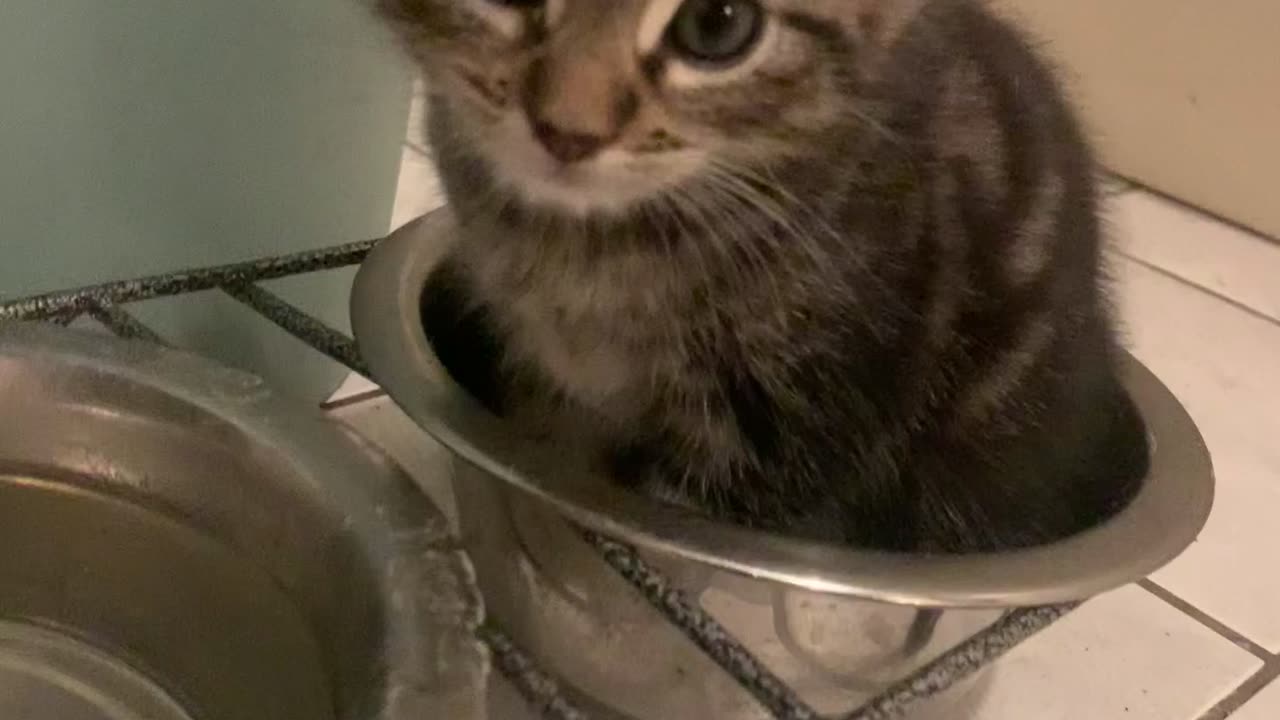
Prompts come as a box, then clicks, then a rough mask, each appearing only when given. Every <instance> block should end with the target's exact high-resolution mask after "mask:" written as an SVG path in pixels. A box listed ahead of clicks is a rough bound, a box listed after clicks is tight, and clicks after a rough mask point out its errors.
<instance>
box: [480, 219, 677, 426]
mask: <svg viewBox="0 0 1280 720" xmlns="http://www.w3.org/2000/svg"><path fill="white" fill-rule="evenodd" d="M464 245H465V244H464ZM566 245H567V244H566ZM457 252H458V259H459V260H461V261H462V264H463V266H464V267H465V268H466V269H467V271H468V273H469V274H470V276H471V278H472V280H473V282H474V283H475V287H476V291H477V294H478V295H479V298H478V299H479V300H480V301H481V302H484V303H486V304H488V305H489V306H491V307H497V308H502V312H501V313H500V315H499V317H498V318H497V320H498V322H499V324H500V325H501V326H502V331H503V333H504V335H505V337H506V339H507V342H508V343H509V345H508V347H507V348H506V353H505V357H504V361H505V362H507V363H509V364H511V365H514V366H517V367H515V368H513V369H517V370H522V369H532V370H533V371H534V372H536V373H537V374H538V375H540V376H541V378H542V379H543V380H545V381H546V386H547V389H548V390H549V391H550V392H551V393H553V394H555V395H557V396H558V398H559V399H560V400H562V401H564V402H563V403H562V404H565V405H573V406H578V407H580V408H586V409H588V410H590V411H591V412H592V413H594V414H597V415H598V416H599V417H600V419H604V420H608V421H610V422H611V423H614V424H618V425H622V424H626V423H629V422H632V421H635V420H636V419H638V418H639V417H640V416H641V415H642V414H644V413H645V412H647V411H648V410H649V409H650V408H652V407H653V405H654V402H655V394H656V392H657V388H658V386H659V385H660V384H663V383H664V382H669V380H670V378H671V377H673V375H675V374H676V373H677V372H678V370H679V368H680V365H681V364H682V362H683V361H684V358H681V357H680V352H679V348H680V347H681V343H680V342H679V341H675V342H673V340H674V339H676V338H678V337H680V336H681V335H682V334H683V332H684V329H685V326H686V324H687V321H688V318H687V315H684V313H687V311H688V308H687V307H680V303H679V301H678V298H680V297H683V296H684V295H685V294H686V293H684V292H680V291H679V289H678V288H676V287H674V283H673V282H671V281H670V280H666V281H664V280H661V279H658V280H656V281H655V278H662V276H663V275H664V274H665V273H663V272H661V268H660V267H659V266H660V264H661V262H662V259H661V258H659V257H658V256H657V255H656V254H655V253H654V252H653V251H652V250H645V249H630V250H621V251H617V252H614V253H612V254H610V256H609V257H608V258H600V257H586V256H584V255H581V254H575V253H572V252H555V251H551V252H548V251H547V249H546V246H545V245H542V246H541V247H540V248H539V247H535V246H534V245H533V244H532V243H530V244H527V245H526V246H520V245H519V244H518V243H512V242H510V241H509V240H507V241H503V242H499V243H494V242H485V241H484V240H481V241H480V242H475V243H472V244H470V245H465V246H464V247H460V248H459V249H458V251H457ZM682 317H683V318H684V319H683V320H682V319H681V318H682Z"/></svg>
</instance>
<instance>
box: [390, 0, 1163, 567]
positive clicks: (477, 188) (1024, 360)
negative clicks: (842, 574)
mask: <svg viewBox="0 0 1280 720" xmlns="http://www.w3.org/2000/svg"><path fill="white" fill-rule="evenodd" d="M378 1H379V3H380V5H381V7H382V10H383V11H384V13H385V14H386V15H387V17H388V18H390V19H391V21H392V22H393V24H394V25H395V26H396V27H398V28H399V29H400V30H401V35H402V37H403V38H404V39H405V42H406V45H407V47H409V48H410V51H411V52H412V54H413V55H414V57H416V58H418V60H419V61H420V62H421V63H422V65H423V69H424V72H425V73H426V74H427V77H428V79H429V83H430V86H431V87H432V89H433V92H434V94H433V97H432V110H431V118H430V134H431V137H432V142H433V144H434V147H435V151H436V155H437V161H438V163H439V167H440V171H441V175H442V177H443V180H444V183H445V186H446V189H447V192H448V194H449V198H450V201H451V203H452V205H453V208H454V210H455V213H456V214H457V216H458V217H459V218H460V220H461V223H462V229H463V233H464V238H463V242H461V243H460V244H459V245H458V247H457V249H456V250H455V251H454V252H453V254H452V255H451V256H450V258H449V260H448V261H447V262H446V263H445V264H444V265H443V266H442V268H441V269H440V270H439V271H438V272H437V274H436V276H435V277H434V278H433V280H432V283H431V285H430V286H429V287H428V288H427V291H426V293H425V294H424V301H423V311H424V322H425V324H426V327H427V330H428V333H429V334H430V335H431V336H432V339H433V342H434V343H435V344H436V347H437V350H438V351H439V353H440V355H441V358H442V360H443V361H444V362H445V364H446V366H447V367H449V368H450V370H451V372H453V373H454V375H455V376H456V377H457V378H458V379H459V380H460V381H461V382H462V383H463V384H464V385H466V386H467V387H468V388H469V389H471V390H472V392H474V393H475V394H476V395H477V397H479V398H480V399H481V400H482V401H484V402H485V403H486V404H488V406H489V407H490V408H492V409H493V410H494V411H495V412H499V413H504V414H511V415H518V416H519V417H520V418H522V420H521V422H524V423H532V424H533V425H534V426H539V427H543V428H544V429H547V430H546V432H548V433H550V436H551V438H552V439H557V438H559V439H568V438H569V436H573V439H575V440H579V441H581V440H584V439H585V440H586V441H587V442H588V444H589V445H590V446H591V447H592V448H594V449H595V450H597V451H599V452H600V453H601V454H602V456H603V457H605V458H606V460H607V463H608V464H607V467H608V468H609V469H610V470H611V471H612V472H613V473H614V475H615V477H616V478H617V480H618V481H619V482H623V483H627V484H629V485H631V486H634V487H636V488H638V489H641V490H643V491H645V492H648V493H650V494H652V495H654V496H656V497H659V498H662V499H665V500H668V501H671V502H675V503H679V504H682V505H685V506H688V507H693V508H696V509H699V510H701V511H704V512H706V513H709V514H711V515H713V516H715V517H719V518H724V519H728V520H732V521H735V522H739V523H743V524H747V525H750V526H753V527H758V528H762V529H767V530H772V531H778V532H785V533H796V534H802V535H805V536H808V537H813V538H820V539H827V540H833V541H840V542H850V543H857V544H862V545H867V546H872V547H878V548H886V549H897V550H905V549H912V550H929V551H939V552H961V551H971V550H984V549H993V548H1006V547H1015V546H1025V545H1029V544H1034V543H1038V542H1043V541H1045V540H1048V539H1051V538H1056V537H1060V536H1064V535H1067V534H1070V533H1073V532H1077V531H1079V530H1081V529H1083V528H1085V527H1087V526H1089V525H1090V524H1092V523H1095V522H1096V521H1098V520H1099V519H1100V518H1102V517H1104V516H1106V515H1107V514H1109V513H1110V512H1112V511H1114V509H1115V508H1117V507H1118V506H1120V505H1121V504H1123V503H1124V502H1125V501H1127V499H1128V497H1130V495H1131V493H1132V492H1133V490H1134V487H1135V484H1136V481H1137V479H1138V478H1140V476H1141V474H1142V473H1143V471H1144V470H1145V462H1146V446H1145V441H1144V434H1143V430H1142V427H1141V422H1140V420H1139V419H1138V418H1137V416H1136V414H1135V413H1134V411H1133V409H1132V408H1131V406H1130V405H1129V404H1128V401H1127V400H1126V399H1125V397H1124V394H1123V392H1122V391H1121V389H1120V388H1119V385H1118V382H1117V380H1116V369H1115V368H1116V361H1115V356H1116V352H1117V351H1116V349H1115V344H1114V340H1113V330H1112V323H1111V320H1110V314H1109V310H1108V307H1107V303H1106V301H1105V293H1104V283H1103V279H1102V271H1101V247H1100V243H1101V240H1100V235H1101V232H1100V227H1099V220H1098V216H1097V207H1096V206H1097V199H1096V193H1095V188H1094V181H1093V172H1094V169H1093V164H1092V159H1091V156H1090V152H1089V149H1088V147H1087V145H1086V143H1085V141H1084V139H1083V138H1082V134H1081V132H1080V129H1079V128H1078V126H1077V122H1076V120H1075V119H1074V117H1073V114H1072V112H1071V110H1070V108H1069V107H1068V106H1067V104H1066V103H1065V101H1064V100H1063V97H1062V93H1061V92H1060V90H1059V88H1058V85H1057V83H1056V82H1055V80H1054V78H1053V76H1052V74H1051V72H1050V71H1049V70H1048V69H1047V68H1046V66H1045V65H1044V64H1043V63H1042V62H1041V61H1040V60H1039V59H1038V58H1037V57H1036V56H1035V54H1034V53H1033V52H1032V51H1031V50H1030V49H1029V46H1028V44H1027V43H1026V42H1025V41H1024V40H1023V39H1022V38H1021V37H1020V35H1019V34H1018V33H1017V32H1016V31H1014V30H1012V29H1011V28H1010V27H1008V26H1007V25H1005V24H1004V23H1002V22H1000V21H998V20H996V19H994V18H993V17H992V16H991V15H990V14H989V13H988V12H987V11H986V10H985V9H984V8H983V7H982V5H981V4H979V3H977V2H972V1H970V0H766V1H765V2H764V5H765V8H766V10H767V12H768V17H769V24H768V28H767V32H766V33H765V34H764V35H763V38H764V39H762V40H761V42H760V45H759V47H758V48H757V49H756V50H755V51H754V52H753V53H752V55H751V56H750V57H748V58H746V59H744V61H743V62H742V63H741V64H740V66H738V67H736V68H728V69H715V70H707V69H706V68H699V67H695V66H690V65H687V64H685V63H682V62H681V61H680V60H679V58H677V57H674V56H673V55H672V53H671V52H670V51H669V50H668V49H666V48H665V46H664V45H663V43H662V42H661V40H660V38H661V33H660V30H661V28H662V27H663V24H664V15H663V13H666V17H669V16H670V14H671V13H672V12H674V9H675V8H676V7H677V6H678V4H679V3H676V2H672V0H610V2H603V0H555V2H552V3H551V5H550V6H547V7H535V8H532V9H522V10H509V9H505V8H499V7H498V6H497V5H496V4H494V3H492V2H491V0H378ZM655 28H657V30H655ZM655 38H658V39H655ZM539 113H542V114H547V115H549V116H550V117H552V118H553V119H554V120H555V122H557V123H558V124H560V125H562V126H564V127H568V128H571V129H573V130H575V131H579V132H582V133H590V134H591V135H592V136H595V137H602V138H607V147H606V148H605V149H604V150H602V151H601V152H600V153H599V154H598V155H597V156H595V157H593V158H591V159H590V160H588V161H586V162H583V163H577V164H573V165H570V166H567V167H566V166H563V165H559V164H556V163H554V162H552V161H551V159H550V158H549V157H548V156H547V155H546V154H545V153H544V152H542V151H541V150H540V149H539V147H538V145H537V143H536V142H534V140H533V139H532V137H531V133H530V128H529V126H530V121H529V117H531V116H532V115H534V114H539ZM566 423H567V425H566ZM566 427H568V428H572V429H571V430H566V429H565V428H566Z"/></svg>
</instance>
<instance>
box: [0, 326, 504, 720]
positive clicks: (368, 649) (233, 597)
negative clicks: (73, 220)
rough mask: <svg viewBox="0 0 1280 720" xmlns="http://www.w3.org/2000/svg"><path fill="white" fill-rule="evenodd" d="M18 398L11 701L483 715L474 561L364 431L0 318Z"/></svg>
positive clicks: (122, 714)
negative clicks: (456, 546)
mask: <svg viewBox="0 0 1280 720" xmlns="http://www.w3.org/2000/svg"><path fill="white" fill-rule="evenodd" d="M0 413H3V415H4V418H5V421H4V423H3V425H0V717H5V718H30V717H48V718H58V719H59V720H108V719H110V720H263V719H264V718H271V719H272V720H417V719H418V718H423V717H450V718H455V717H456V718H462V717H475V715H474V714H472V713H474V712H475V708H476V707H478V699H477V697H476V688H478V687H480V686H481V685H482V683H481V682H480V678H481V675H482V673H483V671H484V669H485V660H486V658H485V655H484V654H483V652H482V651H481V650H480V648H479V647H478V645H477V643H476V640H475V638H474V637H473V636H472V633H471V630H472V629H473V625H474V623H475V622H476V620H477V616H478V614H479V607H478V599H477V597H476V595H475V593H474V585H473V584H472V575H471V569H470V567H469V565H468V564H467V563H466V562H465V560H464V558H463V557H462V556H461V554H460V553H459V552H457V551H456V550H454V549H453V543H451V542H450V541H449V540H448V537H449V536H448V529H447V526H446V523H445V522H444V520H443V518H442V516H441V515H440V514H439V513H438V512H437V511H436V510H435V508H433V507H432V506H431V505H430V504H429V503H428V502H427V501H426V500H425V498H424V496H422V495H421V493H419V492H418V490H417V489H416V488H415V487H414V486H413V484H412V483H411V482H410V481H409V480H408V479H407V478H406V477H405V476H404V475H403V474H402V473H401V472H400V471H399V470H398V469H397V468H396V467H395V466H393V465H391V464H390V463H389V462H388V461H387V460H386V459H384V458H383V457H382V456H381V455H379V454H378V453H376V452H374V451H373V450H372V449H371V448H370V447H369V446H368V445H367V444H366V443H364V442H363V441H361V440H359V439H358V438H356V437H355V436H354V435H353V434H351V433H350V432H348V431H346V430H345V429H343V427H342V426H340V425H338V424H337V423H335V422H332V421H330V420H328V419H327V418H325V417H324V416H322V415H321V414H320V413H319V412H318V411H315V410H314V409H313V408H307V407H297V406H294V405H292V404H290V403H288V402H287V401H284V400H282V399H280V398H278V397H277V396H276V395H274V394H273V393H272V392H271V391H270V390H268V389H267V388H266V387H265V386H264V385H263V384H262V382H261V381H260V380H258V379H257V378H255V377H252V376H249V375H245V374H242V373H239V372H237V371H233V370H228V369H224V368H221V367H218V366H216V365H213V364H211V363H208V362H206V361H203V360H200V359H198V358H195V357H193V356H189V355H186V354H183V353H179V352H175V351H172V350H168V349H164V348H160V347H157V346H154V345H147V344H143V343H138V342H124V341H120V340H115V339H113V338H111V337H107V336H102V335H98V334H93V333H79V332H72V331H69V330H64V329H61V328H55V327H51V326H37V325H26V324H0ZM441 657H448V658H449V663H447V664H441V663H440V662H438V658H441Z"/></svg>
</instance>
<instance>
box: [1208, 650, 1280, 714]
mask: <svg viewBox="0 0 1280 720" xmlns="http://www.w3.org/2000/svg"><path fill="white" fill-rule="evenodd" d="M1277 678H1280V659H1278V660H1273V661H1271V662H1269V663H1267V664H1265V665H1263V666H1262V669H1260V670H1258V672H1256V673H1254V674H1253V675H1250V676H1249V678H1248V679H1247V680H1245V681H1244V682H1242V683H1240V684H1239V685H1238V686H1236V689H1235V690H1232V691H1231V692H1230V693H1228V694H1227V696H1226V697H1224V698H1222V699H1221V700H1219V701H1218V702H1217V704H1215V705H1214V706H1213V707H1211V708H1209V709H1208V710H1206V711H1205V713H1204V714H1203V715H1201V716H1200V717H1199V718H1197V720H1226V719H1227V718H1229V717H1231V716H1232V715H1234V714H1235V713H1236V711H1237V710H1240V709H1241V708H1243V707H1244V706H1245V705H1247V704H1248V703H1249V701H1250V700H1252V699H1254V698H1255V697H1257V696H1258V694H1259V693H1261V692H1262V691H1263V690H1265V689H1267V687H1269V686H1270V685H1271V683H1273V682H1275V681H1276V679H1277Z"/></svg>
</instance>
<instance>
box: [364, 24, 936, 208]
mask: <svg viewBox="0 0 1280 720" xmlns="http://www.w3.org/2000/svg"><path fill="white" fill-rule="evenodd" d="M377 2H378V3H379V6H380V8H381V9H382V11H383V12H384V14H385V15H387V16H388V17H390V18H391V19H392V20H393V21H394V22H395V24H396V25H397V27H398V28H399V29H400V30H401V32H402V34H403V35H404V37H405V38H406V40H407V42H408V44H409V47H410V48H411V50H412V52H413V54H414V56H415V57H416V59H417V60H418V61H419V62H420V63H421V64H422V66H423V69H424V72H425V73H426V76H427V78H428V82H429V84H430V86H431V90H432V92H433V93H434V94H436V95H437V96H438V97H440V98H441V99H442V101H443V102H445V103H447V105H448V112H449V114H450V117H451V118H452V120H453V122H452V123H451V125H452V126H453V127H452V128H451V130H452V132H453V133H454V137H451V138H449V141H450V142H459V143H467V144H468V147H469V148H470V149H471V150H473V151H474V152H475V153H476V154H478V155H479V156H480V157H482V158H484V160H485V161H486V162H487V164H488V165H490V166H491V167H492V169H493V174H494V176H495V177H496V179H497V181H498V182H499V183H501V184H502V185H503V186H505V189H506V190H508V191H511V192H513V193H515V194H516V195H517V196H519V197H522V198H523V199H524V200H525V201H527V202H529V203H532V204H536V205H541V206H546V207H547V208H548V209H554V210H558V211H562V212H567V213H571V214H574V215H588V214H595V213H602V214H609V213H620V212H624V211H626V210H627V209H628V208H630V207H632V206H634V205H636V204H638V203H642V202H644V201H646V200H648V199H652V198H655V197H657V196H660V195H662V194H663V193H667V192H670V191H672V190H673V189H675V188H679V187H681V186H682V185H688V184H691V183H696V182H698V181H704V180H707V181H709V180H712V179H714V178H715V177H725V176H730V177H739V178H740V177H741V176H742V173H746V172H751V171H752V169H753V168H755V169H758V168H760V167H762V166H767V165H768V164H769V163H771V162H772V161H774V160H776V159H779V158H783V157H789V158H792V159H795V158H803V157H808V156H820V155H821V153H822V148H823V138H824V135H826V134H827V133H829V131H830V129H831V128H832V127H833V126H836V125H840V124H843V123H846V122H848V121H849V120H850V118H854V117H857V116H858V115H859V114H860V113H861V112H862V109H861V108H859V103H860V100H859V99H858V96H857V85H858V83H859V82H860V80H861V79H862V76H861V73H862V69H863V68H864V67H865V65H866V64H867V63H868V58H869V57H871V56H873V55H875V54H876V53H877V52H878V51H879V50H880V49H881V48H883V47H884V46H885V45H886V44H887V43H888V42H889V40H890V39H891V37H892V36H893V35H894V34H895V33H896V31H897V28H898V27H900V26H901V24H902V20H903V18H904V17H905V16H906V15H907V14H908V9H907V6H915V5H918V4H919V3H920V2H922V0H377Z"/></svg>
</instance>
